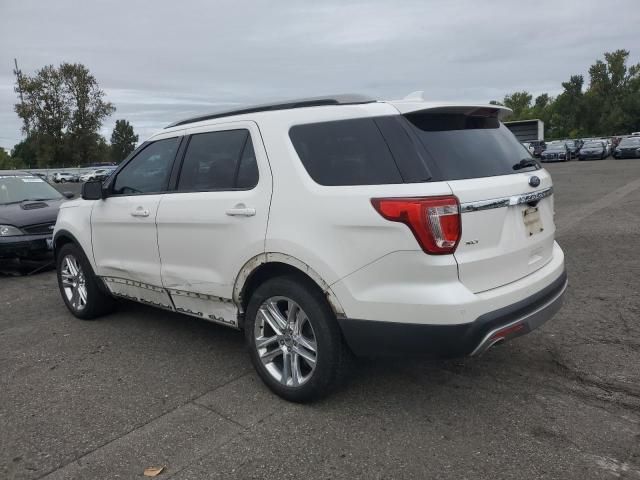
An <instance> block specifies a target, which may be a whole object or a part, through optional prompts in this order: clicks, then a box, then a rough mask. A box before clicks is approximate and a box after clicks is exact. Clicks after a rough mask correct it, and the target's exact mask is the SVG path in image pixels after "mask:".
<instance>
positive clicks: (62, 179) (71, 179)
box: [53, 172, 76, 183]
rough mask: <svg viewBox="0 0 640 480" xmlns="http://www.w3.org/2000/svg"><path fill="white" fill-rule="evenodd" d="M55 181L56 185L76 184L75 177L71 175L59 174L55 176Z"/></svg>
mask: <svg viewBox="0 0 640 480" xmlns="http://www.w3.org/2000/svg"><path fill="white" fill-rule="evenodd" d="M53 181H54V182H56V183H66V182H75V181H76V180H75V177H74V176H73V174H71V173H67V172H58V173H56V174H54V176H53Z"/></svg>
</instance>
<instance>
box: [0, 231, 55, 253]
mask: <svg viewBox="0 0 640 480" xmlns="http://www.w3.org/2000/svg"><path fill="white" fill-rule="evenodd" d="M51 238H52V236H51V235H50V234H47V235H20V236H16V237H4V238H0V258H16V257H18V258H35V257H42V256H45V255H49V254H51V247H50V246H49V243H48V242H47V240H51Z"/></svg>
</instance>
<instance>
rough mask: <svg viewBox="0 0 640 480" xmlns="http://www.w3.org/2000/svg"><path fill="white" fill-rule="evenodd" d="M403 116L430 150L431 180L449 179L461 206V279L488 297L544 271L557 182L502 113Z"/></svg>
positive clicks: (471, 110) (458, 110) (448, 111)
mask: <svg viewBox="0 0 640 480" xmlns="http://www.w3.org/2000/svg"><path fill="white" fill-rule="evenodd" d="M401 112H402V110H401ZM402 113H405V114H404V117H405V118H406V119H407V120H408V122H407V126H408V130H409V132H410V134H411V135H412V136H414V138H415V139H417V143H418V144H419V145H418V147H419V148H422V147H423V148H424V149H425V151H426V159H427V163H428V168H429V170H430V172H431V176H432V178H431V181H432V182H433V181H443V182H447V183H448V185H449V187H450V188H451V191H452V193H453V194H454V195H455V196H456V197H457V198H458V199H459V201H460V204H461V205H460V206H461V222H462V235H461V237H460V242H459V244H458V247H457V249H456V251H455V254H454V255H455V259H456V261H457V263H458V274H459V278H460V281H461V282H462V283H463V284H465V285H466V286H467V287H468V288H469V289H470V290H472V291H473V292H482V291H485V290H489V289H492V288H496V287H499V286H502V285H505V284H508V283H511V282H513V281H516V280H518V279H520V278H523V277H525V276H527V275H529V274H531V273H532V272H534V271H536V270H538V269H539V268H541V267H543V266H544V265H545V264H546V263H547V262H548V261H549V260H550V259H551V256H552V251H553V241H554V232H555V226H554V221H553V197H552V196H551V194H552V183H551V177H550V176H549V174H548V173H547V172H546V171H545V170H542V169H540V167H539V165H537V164H536V162H535V161H533V159H532V157H531V155H530V154H529V152H528V151H527V149H526V148H524V147H523V146H522V144H520V142H518V140H517V139H516V138H515V136H514V135H513V134H512V133H511V132H510V131H509V130H508V129H507V128H506V127H505V126H504V125H502V124H501V123H500V121H499V116H500V115H501V114H502V113H503V110H500V109H498V108H496V109H493V108H478V107H468V108H465V107H446V108H442V107H441V108H437V109H423V110H418V111H411V112H402Z"/></svg>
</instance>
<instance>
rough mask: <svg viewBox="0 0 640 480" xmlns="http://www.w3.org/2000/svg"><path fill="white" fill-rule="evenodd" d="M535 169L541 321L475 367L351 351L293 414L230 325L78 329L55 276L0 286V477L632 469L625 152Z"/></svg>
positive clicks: (571, 474)
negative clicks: (539, 198)
mask: <svg viewBox="0 0 640 480" xmlns="http://www.w3.org/2000/svg"><path fill="white" fill-rule="evenodd" d="M546 168H548V170H549V171H551V173H552V175H553V178H554V183H555V189H556V195H555V205H556V221H557V226H558V235H557V238H558V241H559V243H560V245H561V246H562V247H563V249H564V251H565V254H566V263H567V269H568V273H569V281H570V287H569V290H568V293H567V295H566V301H565V305H564V307H563V309H562V310H561V311H560V312H559V314H558V315H557V316H556V317H555V318H554V319H552V320H551V321H550V322H548V323H547V324H545V325H544V326H543V327H542V328H540V329H539V330H537V331H534V332H533V333H531V334H529V335H526V336H524V337H520V338H518V339H515V340H513V341H511V342H508V343H506V344H504V345H501V346H499V347H497V348H495V349H493V350H490V351H489V352H487V353H486V354H485V355H483V356H482V357H480V358H473V359H461V360H453V361H428V360H416V359H394V360H389V359H378V360H360V361H359V362H358V363H357V365H356V369H355V371H354V372H353V374H352V377H351V379H350V381H349V382H348V383H347V385H346V386H345V387H343V388H342V389H341V390H340V391H338V392H337V393H336V394H334V395H333V396H330V397H329V398H327V399H325V400H323V401H320V402H317V403H313V404H310V405H294V404H289V403H286V402H284V401H282V400H280V399H278V398H277V397H275V396H274V395H272V394H271V393H270V392H269V391H268V390H267V389H266V388H265V387H264V386H263V385H262V384H261V382H260V381H259V379H258V378H257V376H256V374H255V373H254V372H253V369H252V367H251V365H250V362H249V358H248V356H247V354H246V352H245V350H244V346H243V339H242V335H241V334H240V333H239V332H236V331H233V330H230V329H227V328H225V327H221V326H217V325H214V324H210V323H207V322H204V321H201V320H198V319H194V318H190V317H185V316H181V315H178V314H174V313H170V312H164V311H159V310H155V309H152V308H149V307H145V306H142V305H136V304H133V303H123V304H122V305H121V307H120V308H119V310H118V311H117V312H116V313H114V314H112V315H109V316H107V317H105V318H102V319H99V320H96V321H89V322H87V321H81V320H78V319H76V318H74V317H72V316H71V315H70V314H69V313H68V312H67V310H66V308H65V306H64V304H63V303H62V300H61V299H60V296H59V292H58V290H57V287H56V281H55V274H54V272H51V271H49V272H45V273H41V274H37V275H33V276H29V277H18V278H6V277H5V278H1V277H0V478H3V479H4V478H9V479H14V478H15V479H36V478H47V479H76V478H77V479H101V478H105V479H111V478H122V479H128V478H144V477H143V476H142V474H143V470H144V469H145V468H146V467H149V466H162V467H165V470H164V471H163V472H162V473H161V474H160V475H159V476H158V477H157V478H171V479H225V480H228V479H253V478H256V479H262V478H281V479H285V478H296V479H297V478H313V479H343V478H344V479H360V478H361V479H382V478H390V479H391V478H393V479H395V478H416V479H425V478H438V479H456V480H461V479H484V478H486V479H498V478H499V479H511V478H512V479H538V478H547V479H559V478H562V479H580V480H585V479H600V478H603V479H607V478H627V479H640V321H639V320H640V293H639V292H640V286H639V279H640V253H639V251H640V159H639V160H605V161H593V162H577V161H574V162H569V163H562V164H548V165H546Z"/></svg>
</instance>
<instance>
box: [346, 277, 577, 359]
mask: <svg viewBox="0 0 640 480" xmlns="http://www.w3.org/2000/svg"><path fill="white" fill-rule="evenodd" d="M566 288H567V274H566V271H564V270H563V271H562V273H561V275H560V276H559V277H558V278H557V279H556V280H554V281H553V282H552V283H551V284H549V285H548V286H547V287H545V288H543V289H542V290H540V291H539V292H537V293H535V294H533V295H531V296H529V297H527V298H525V299H523V300H520V301H518V302H516V303H513V304H511V305H507V306H505V307H502V308H500V309H498V310H494V311H491V312H489V313H485V314H484V315H481V316H479V317H478V318H477V319H476V320H475V321H473V322H470V323H464V324H457V325H446V324H418V323H396V322H381V321H369V320H354V319H339V320H338V322H339V323H340V326H341V328H342V333H343V335H344V337H345V340H346V341H347V344H348V345H349V347H350V348H351V350H352V351H353V352H354V353H355V354H356V355H361V356H388V355H425V356H432V357H459V356H466V355H479V354H481V353H482V352H484V351H486V350H487V349H488V348H490V347H491V346H493V345H494V344H496V343H498V342H501V341H504V340H508V339H511V338H513V337H517V336H520V335H524V334H526V333H529V332H530V331H532V330H534V329H536V328H538V327H539V326H540V325H542V324H543V323H545V322H546V321H547V320H549V319H550V318H551V317H553V315H555V314H556V312H557V311H558V310H559V309H560V307H561V306H562V301H563V297H564V293H565V291H566Z"/></svg>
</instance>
